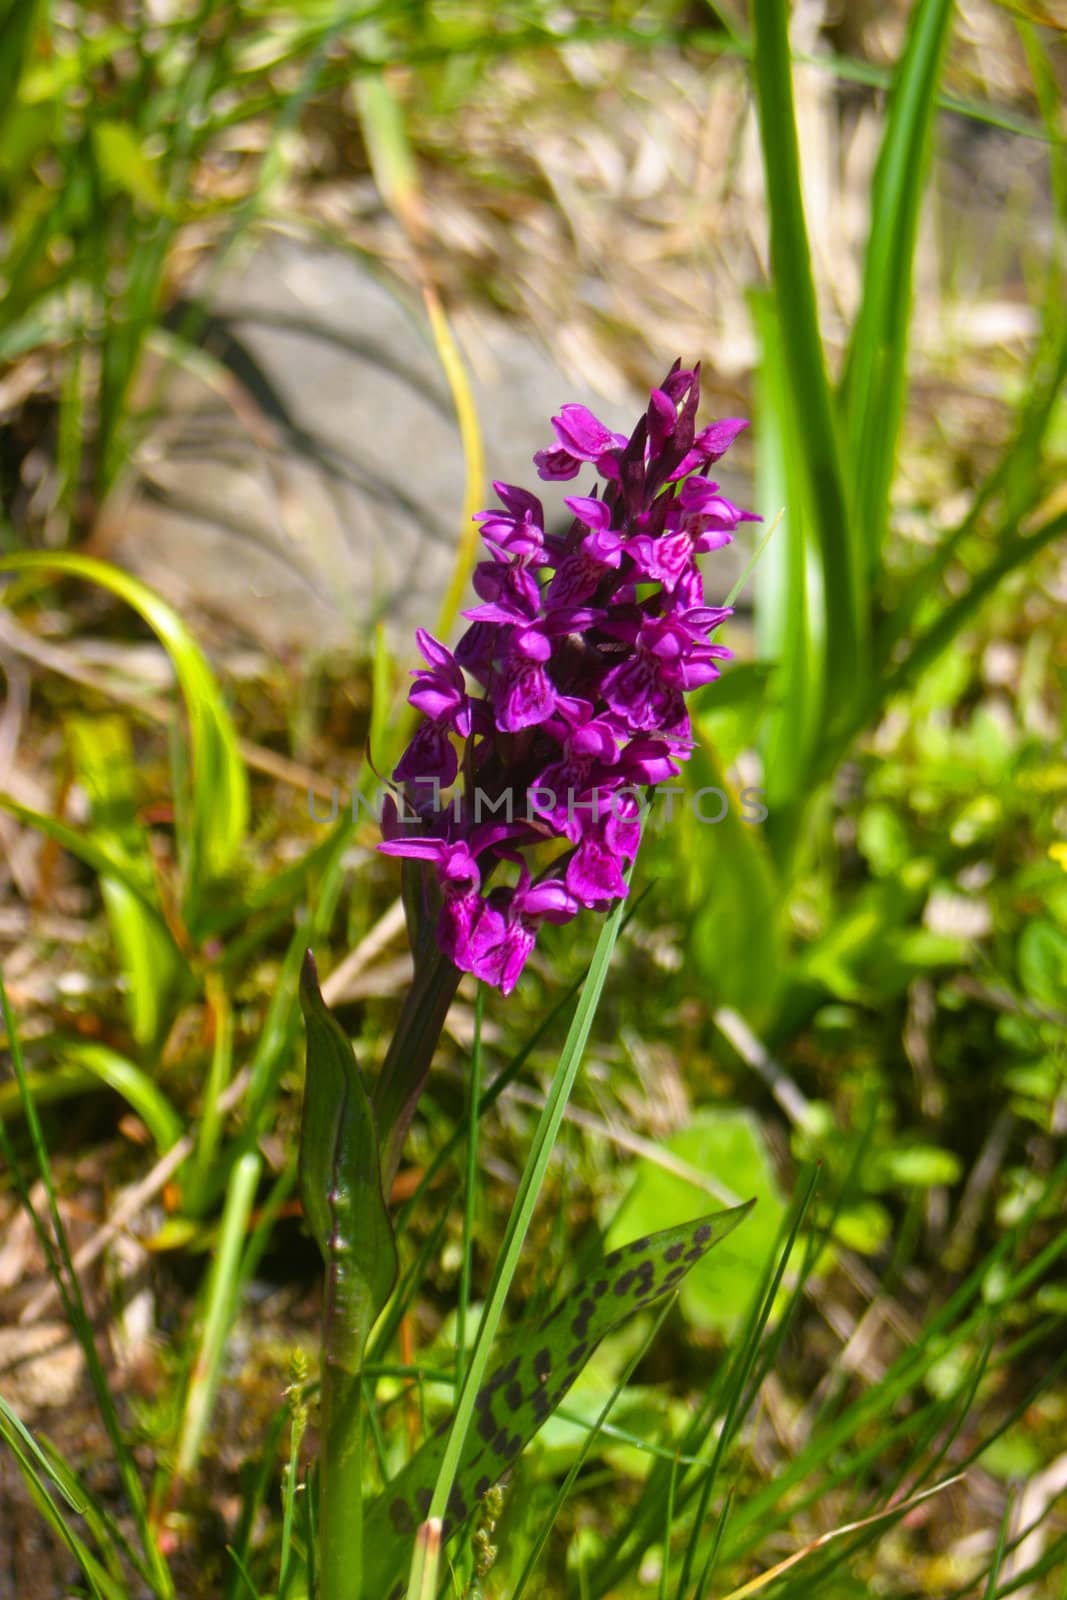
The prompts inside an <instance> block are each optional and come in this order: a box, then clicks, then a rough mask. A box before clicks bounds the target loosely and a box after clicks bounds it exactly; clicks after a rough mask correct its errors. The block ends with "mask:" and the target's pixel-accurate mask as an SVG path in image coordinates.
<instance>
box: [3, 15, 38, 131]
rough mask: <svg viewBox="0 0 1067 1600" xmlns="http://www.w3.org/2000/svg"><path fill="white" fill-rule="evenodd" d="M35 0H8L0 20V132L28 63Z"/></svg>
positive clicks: (34, 18)
mask: <svg viewBox="0 0 1067 1600" xmlns="http://www.w3.org/2000/svg"><path fill="white" fill-rule="evenodd" d="M36 11H37V0H10V3H9V4H7V5H5V6H4V12H3V16H2V17H0V128H2V127H3V125H4V123H5V121H6V120H7V115H8V112H9V111H10V109H11V106H12V103H13V102H14V99H15V96H16V94H17V92H18V86H19V79H20V78H21V77H22V74H23V72H24V70H25V67H26V63H27V61H28V60H29V54H30V41H31V40H32V38H33V29H34V22H35V20H36V17H35V13H36Z"/></svg>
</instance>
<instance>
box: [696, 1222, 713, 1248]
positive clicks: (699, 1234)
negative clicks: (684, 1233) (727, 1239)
mask: <svg viewBox="0 0 1067 1600" xmlns="http://www.w3.org/2000/svg"><path fill="white" fill-rule="evenodd" d="M710 1238H711V1224H710V1223H709V1222H702V1223H701V1224H700V1227H699V1228H698V1229H697V1231H696V1233H694V1235H693V1243H694V1244H707V1242H708V1240H709V1239H710Z"/></svg>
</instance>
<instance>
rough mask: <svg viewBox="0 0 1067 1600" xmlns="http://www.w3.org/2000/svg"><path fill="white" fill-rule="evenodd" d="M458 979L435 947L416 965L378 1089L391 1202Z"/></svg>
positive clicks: (376, 1103)
mask: <svg viewBox="0 0 1067 1600" xmlns="http://www.w3.org/2000/svg"><path fill="white" fill-rule="evenodd" d="M459 979H460V974H459V972H458V971H457V970H456V968H455V967H454V966H453V965H452V963H451V961H449V959H448V957H447V956H445V955H442V954H441V952H440V951H439V950H438V949H437V948H436V946H434V947H433V948H432V949H431V950H429V951H428V952H427V953H425V954H424V955H422V957H421V959H420V960H418V961H417V963H416V968H415V977H414V980H413V982H412V985H411V988H410V989H409V990H408V993H407V997H406V998H405V1000H404V1005H403V1009H402V1011H401V1013H400V1020H399V1022H398V1023H397V1027H396V1032H395V1033H394V1034H393V1038H392V1042H391V1043H390V1045H389V1049H388V1051H387V1053H386V1057H385V1060H384V1062H383V1063H382V1070H381V1072H380V1073H379V1074H378V1081H377V1083H376V1084H375V1086H374V1094H373V1096H372V1101H373V1105H374V1115H375V1119H376V1121H377V1124H378V1139H379V1143H380V1146H381V1152H382V1190H383V1192H384V1193H385V1195H386V1198H387V1200H388V1195H389V1191H390V1189H391V1188H392V1185H393V1179H394V1178H395V1177H396V1173H397V1168H398V1167H399V1165H400V1155H401V1151H402V1150H403V1148H404V1140H405V1138H406V1137H407V1131H408V1128H409V1127H410V1126H411V1119H412V1117H413V1116H414V1115H415V1108H416V1106H417V1105H418V1103H419V1096H420V1095H421V1094H422V1091H423V1088H424V1086H425V1083H426V1079H427V1077H428V1076H429V1072H430V1066H431V1063H432V1061H433V1056H434V1051H435V1050H436V1048H437V1041H438V1040H439V1039H440V1037H441V1029H442V1028H443V1027H444V1025H445V1017H446V1016H447V1015H448V1008H449V1006H450V1005H451V1004H452V1000H453V998H454V996H455V993H456V989H457V988H458V986H459Z"/></svg>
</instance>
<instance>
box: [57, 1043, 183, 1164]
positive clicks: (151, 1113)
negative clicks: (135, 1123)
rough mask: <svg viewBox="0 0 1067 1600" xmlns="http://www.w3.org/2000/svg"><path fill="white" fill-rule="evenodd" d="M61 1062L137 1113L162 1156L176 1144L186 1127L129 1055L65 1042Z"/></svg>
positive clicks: (59, 1052) (59, 1048) (59, 1049)
mask: <svg viewBox="0 0 1067 1600" xmlns="http://www.w3.org/2000/svg"><path fill="white" fill-rule="evenodd" d="M56 1054H57V1057H58V1059H59V1061H60V1062H61V1063H63V1064H69V1065H71V1066H73V1067H75V1068H77V1069H80V1070H81V1071H82V1072H84V1073H85V1074H86V1075H87V1076H88V1078H89V1079H90V1081H92V1080H95V1081H96V1082H98V1083H102V1084H105V1085H106V1087H107V1088H109V1089H113V1090H114V1092H115V1093H116V1094H118V1095H121V1096H122V1098H123V1099H124V1100H125V1101H126V1103H127V1105H128V1106H130V1108H131V1109H132V1110H133V1111H135V1112H136V1113H137V1115H138V1116H139V1117H140V1119H141V1121H142V1122H143V1123H144V1125H145V1127H146V1128H147V1129H148V1131H149V1133H150V1134H151V1135H152V1139H153V1141H154V1142H155V1145H156V1148H157V1149H158V1150H159V1153H160V1154H161V1155H162V1154H164V1152H165V1151H167V1150H169V1149H170V1148H171V1146H172V1145H174V1144H177V1142H178V1140H179V1139H180V1138H181V1136H182V1134H183V1133H184V1131H185V1124H184V1122H183V1121H182V1118H181V1117H180V1116H179V1115H178V1113H177V1111H176V1110H175V1109H174V1106H173V1105H172V1104H171V1102H170V1101H169V1100H168V1099H167V1096H166V1095H165V1094H164V1093H163V1090H162V1089H161V1088H160V1087H159V1085H158V1084H157V1083H155V1082H153V1080H152V1079H151V1078H150V1077H149V1076H148V1074H147V1073H146V1072H144V1071H143V1070H142V1069H141V1068H140V1067H138V1066H136V1065H135V1064H134V1063H133V1062H132V1061H130V1060H129V1059H128V1058H127V1057H126V1056H123V1055H120V1054H119V1052H118V1051H117V1050H112V1049H111V1047H110V1045H106V1044H97V1043H96V1042H95V1040H89V1039H65V1040H61V1041H58V1042H57V1044H56Z"/></svg>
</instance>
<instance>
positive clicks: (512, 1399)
mask: <svg viewBox="0 0 1067 1600" xmlns="http://www.w3.org/2000/svg"><path fill="white" fill-rule="evenodd" d="M504 1399H505V1400H506V1401H507V1403H508V1406H509V1408H510V1409H511V1410H512V1411H518V1409H519V1407H520V1406H521V1405H522V1384H521V1383H518V1382H516V1383H509V1384H508V1386H507V1388H506V1389H505V1391H504Z"/></svg>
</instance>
